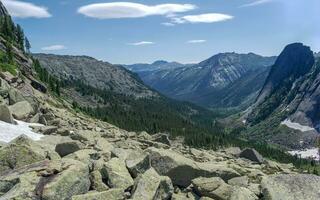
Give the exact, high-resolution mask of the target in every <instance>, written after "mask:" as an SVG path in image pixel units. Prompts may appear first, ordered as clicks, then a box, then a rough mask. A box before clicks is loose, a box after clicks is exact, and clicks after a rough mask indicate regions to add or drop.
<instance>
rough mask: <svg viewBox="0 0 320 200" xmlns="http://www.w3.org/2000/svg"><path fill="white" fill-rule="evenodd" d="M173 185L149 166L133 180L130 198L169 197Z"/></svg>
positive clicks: (145, 199) (146, 199)
mask: <svg viewBox="0 0 320 200" xmlns="http://www.w3.org/2000/svg"><path fill="white" fill-rule="evenodd" d="M172 194H173V186H172V183H171V180H170V179H169V178H168V177H161V176H159V175H158V173H157V172H156V171H155V170H154V169H153V168H150V169H149V170H147V171H146V172H145V173H143V174H141V175H139V176H138V177H137V179H136V180H135V184H134V187H133V195H132V199H137V200H148V199H171V196H172Z"/></svg>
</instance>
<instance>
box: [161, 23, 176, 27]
mask: <svg viewBox="0 0 320 200" xmlns="http://www.w3.org/2000/svg"><path fill="white" fill-rule="evenodd" d="M161 24H162V25H164V26H175V24H174V23H170V22H164V23H161Z"/></svg>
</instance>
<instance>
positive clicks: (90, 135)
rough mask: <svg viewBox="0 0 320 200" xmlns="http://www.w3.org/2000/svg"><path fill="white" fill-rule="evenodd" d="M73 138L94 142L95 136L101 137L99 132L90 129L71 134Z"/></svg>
mask: <svg viewBox="0 0 320 200" xmlns="http://www.w3.org/2000/svg"><path fill="white" fill-rule="evenodd" d="M70 137H71V138H72V139H73V140H79V141H80V142H93V141H94V140H95V138H97V137H100V134H99V133H96V132H94V131H88V130H81V131H76V132H74V133H71V134H70Z"/></svg>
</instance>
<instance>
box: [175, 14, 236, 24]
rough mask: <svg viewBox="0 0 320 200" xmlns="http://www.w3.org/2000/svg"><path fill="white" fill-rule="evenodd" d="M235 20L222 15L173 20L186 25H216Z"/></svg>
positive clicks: (186, 17)
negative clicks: (216, 23) (215, 23)
mask: <svg viewBox="0 0 320 200" xmlns="http://www.w3.org/2000/svg"><path fill="white" fill-rule="evenodd" d="M230 19H233V16H231V15H226V14H221V13H206V14H200V15H187V16H183V17H175V18H172V23H175V24H185V23H191V24H196V23H214V22H221V21H226V20H230Z"/></svg>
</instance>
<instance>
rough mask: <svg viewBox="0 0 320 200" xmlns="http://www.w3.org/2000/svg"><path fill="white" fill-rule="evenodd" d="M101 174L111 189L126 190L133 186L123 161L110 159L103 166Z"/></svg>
mask: <svg viewBox="0 0 320 200" xmlns="http://www.w3.org/2000/svg"><path fill="white" fill-rule="evenodd" d="M101 174H102V177H103V178H104V179H106V180H107V184H108V186H109V187H111V188H119V189H122V190H126V189H128V188H130V187H132V186H133V183H134V182H133V179H132V177H131V175H130V174H129V172H128V170H127V168H126V165H125V162H124V160H121V159H119V158H112V159H111V160H109V161H108V162H107V163H105V164H104V166H103V168H102V169H101Z"/></svg>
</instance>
